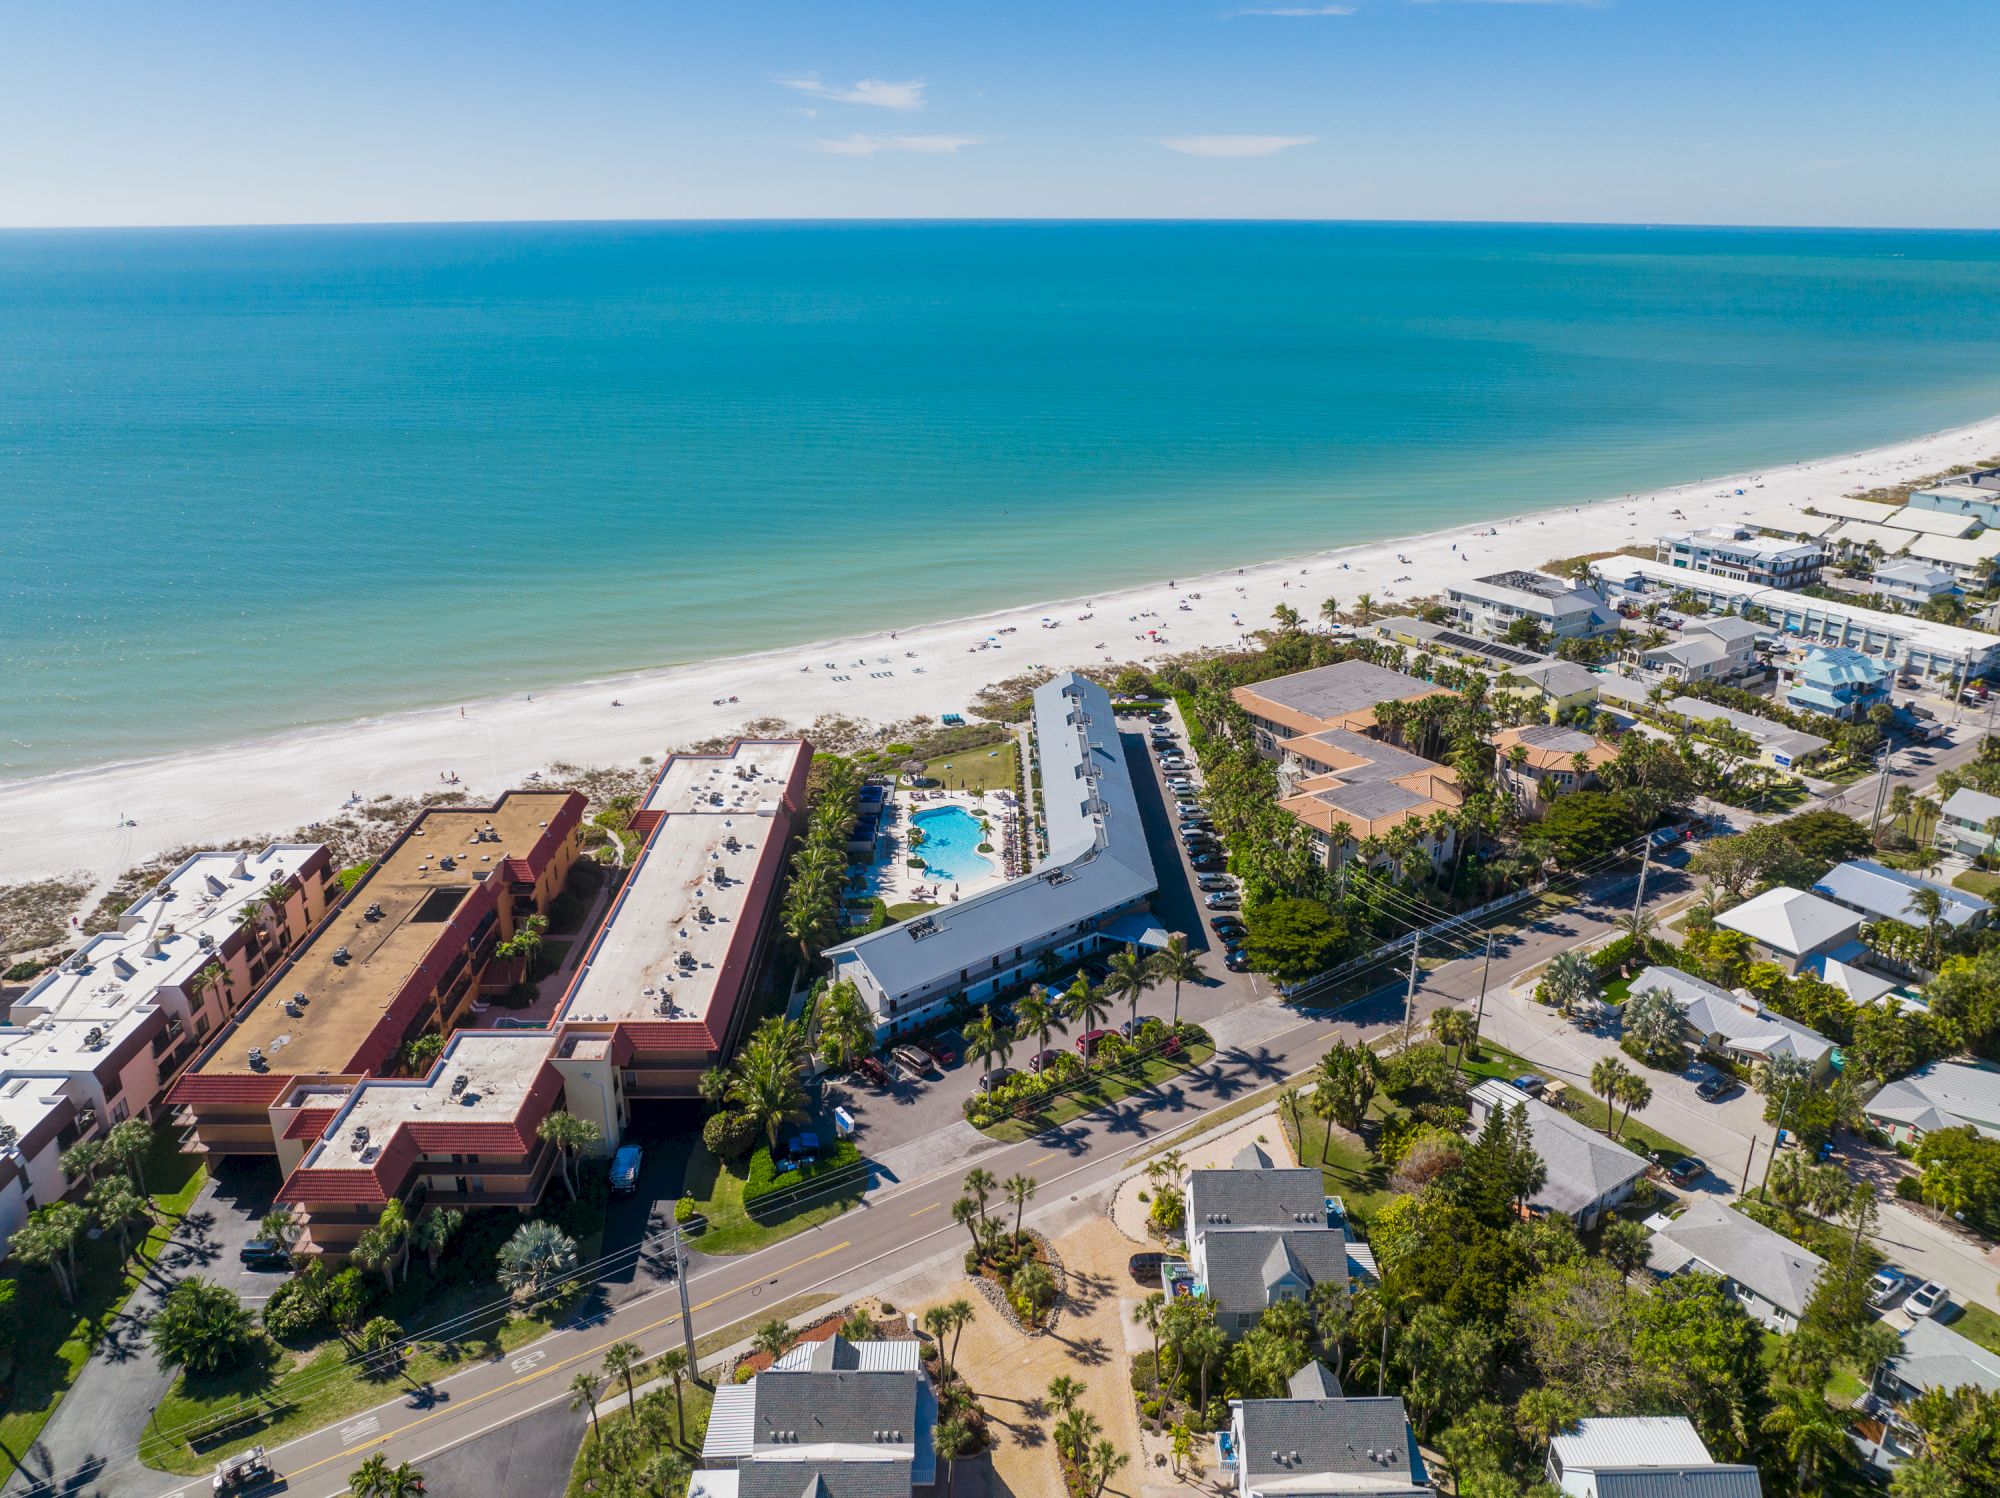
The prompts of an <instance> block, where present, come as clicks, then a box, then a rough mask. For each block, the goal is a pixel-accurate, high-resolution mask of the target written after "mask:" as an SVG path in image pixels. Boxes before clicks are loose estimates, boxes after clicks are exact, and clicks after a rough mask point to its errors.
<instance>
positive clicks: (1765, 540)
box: [1654, 525, 1826, 588]
mask: <svg viewBox="0 0 2000 1498" xmlns="http://www.w3.org/2000/svg"><path fill="white" fill-rule="evenodd" d="M1654 555H1655V556H1656V557H1658V559H1659V560H1660V561H1662V562H1665V563H1666V564H1667V565H1668V566H1670V567H1681V568H1686V569H1688V570H1691V571H1694V572H1713V573H1716V574H1718V575H1720V576H1722V577H1733V578H1735V579H1737V580H1738V581H1739V582H1751V583H1756V584H1757V585H1758V586H1759V587H1764V588H1803V587H1804V586H1805V585H1806V584H1807V583H1816V582H1818V581H1819V579H1820V573H1821V571H1822V570H1823V569H1824V568H1825V566H1826V549H1825V548H1824V547H1822V546H1820V545H1819V544H1818V543H1817V542H1814V541H1787V540H1781V539H1779V538H1777V537H1774V536H1761V535H1759V534H1758V533H1757V532H1756V531H1754V530H1752V529H1751V528H1750V527H1749V526H1747V525H1718V526H1712V527H1710V528H1709V529H1707V530H1699V531H1677V532H1674V533H1672V534H1669V535H1665V536H1662V537H1660V540H1659V545H1658V548H1657V550H1656V551H1655V553H1654Z"/></svg>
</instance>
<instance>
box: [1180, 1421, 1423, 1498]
mask: <svg viewBox="0 0 2000 1498" xmlns="http://www.w3.org/2000/svg"><path fill="white" fill-rule="evenodd" d="M1216 1444H1217V1446H1218V1448H1219V1449H1220V1453H1221V1457H1222V1460H1221V1463H1220V1465H1221V1468H1222V1476H1223V1478H1224V1479H1225V1480H1226V1481H1233V1482H1234V1483H1235V1488H1234V1492H1235V1493H1236V1495H1237V1498H1279V1495H1283V1498H1336V1495H1338V1498H1429V1495H1430V1493H1431V1480H1430V1474H1429V1472H1427V1471H1426V1470H1425V1468H1424V1459H1423V1456H1422V1455H1421V1453H1419V1451H1418V1450H1417V1438H1416V1435H1415V1434H1414V1433H1413V1432H1412V1431H1411V1429H1410V1420H1409V1416H1408V1415H1407V1414H1406V1413H1405V1412H1404V1409H1403V1401H1402V1400H1401V1399H1398V1398H1395V1397H1393V1396H1392V1397H1389V1398H1384V1399H1297V1398H1294V1399H1232V1400H1231V1401H1230V1402H1229V1429H1228V1430H1226V1431H1224V1432H1221V1433H1220V1434H1218V1435H1217V1437H1216Z"/></svg>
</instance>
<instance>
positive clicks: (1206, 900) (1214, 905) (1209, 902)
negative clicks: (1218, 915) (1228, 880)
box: [1201, 890, 1243, 910]
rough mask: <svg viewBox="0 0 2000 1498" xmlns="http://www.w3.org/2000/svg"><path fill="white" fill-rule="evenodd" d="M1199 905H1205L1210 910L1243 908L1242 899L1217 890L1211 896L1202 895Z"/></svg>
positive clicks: (1228, 892)
mask: <svg viewBox="0 0 2000 1498" xmlns="http://www.w3.org/2000/svg"><path fill="white" fill-rule="evenodd" d="M1201 903H1202V904H1204V905H1206V906H1207V907H1208V908H1209V909H1210V910H1240V909H1242V908H1243V901H1242V899H1241V898H1240V897H1239V896H1237V895H1236V894H1234V893H1232V892H1230V891H1227V890H1218V891H1217V892H1216V893H1214V894H1212V895H1204V896H1203V897H1202V901H1201Z"/></svg>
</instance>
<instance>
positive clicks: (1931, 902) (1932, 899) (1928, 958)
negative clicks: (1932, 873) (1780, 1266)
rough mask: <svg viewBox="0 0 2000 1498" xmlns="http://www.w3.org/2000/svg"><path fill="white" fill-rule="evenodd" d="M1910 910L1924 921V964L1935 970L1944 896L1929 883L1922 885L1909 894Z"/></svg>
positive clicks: (1942, 925) (1942, 923)
mask: <svg viewBox="0 0 2000 1498" xmlns="http://www.w3.org/2000/svg"><path fill="white" fill-rule="evenodd" d="M1908 908H1909V909H1910V911H1911V912H1913V913H1914V914H1916V915H1918V916H1921V917H1922V918H1923V923H1924V966H1925V967H1926V968H1930V969H1932V970H1935V969H1936V967H1937V947H1938V932H1939V931H1940V930H1942V929H1943V927H1944V896H1942V895H1940V894H1939V893H1938V892H1937V891H1936V890H1934V889H1932V888H1931V887H1930V886H1929V885H1924V886H1922V887H1920V888H1919V889H1917V890H1916V891H1914V892H1913V893H1912V894H1911V895H1910V903H1909V907H1908Z"/></svg>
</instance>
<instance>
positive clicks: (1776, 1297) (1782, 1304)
mask: <svg viewBox="0 0 2000 1498" xmlns="http://www.w3.org/2000/svg"><path fill="white" fill-rule="evenodd" d="M1646 1226H1647V1227H1649V1228H1651V1229H1652V1230H1653V1238H1652V1243H1651V1247H1650V1250H1649V1263H1650V1265H1651V1267H1652V1271H1653V1273H1654V1274H1655V1275H1657V1276H1659V1277H1660V1278H1661V1279H1668V1278H1670V1277H1672V1276H1674V1275H1677V1274H1695V1273H1699V1274H1712V1275H1715V1276H1716V1277H1717V1278H1719V1279H1720V1280H1721V1281H1722V1283H1723V1287H1724V1288H1725V1289H1727V1290H1728V1291H1729V1293H1730V1294H1731V1295H1732V1296H1734V1297H1735V1299H1736V1302H1737V1304H1739V1305H1741V1306H1742V1307H1743V1309H1744V1310H1746V1311H1748V1312H1749V1313H1750V1315H1751V1316H1752V1317H1754V1318H1755V1319H1756V1320H1758V1321H1760V1322H1762V1323H1763V1324H1764V1325H1765V1326H1768V1327H1769V1328H1771V1330H1772V1331H1775V1332H1789V1331H1792V1330H1794V1329H1795V1328H1796V1327H1797V1326H1798V1324H1799V1318H1800V1317H1802V1316H1804V1315H1805V1313H1806V1303H1807V1302H1808V1301H1810V1300H1811V1299H1812V1293H1813V1290H1814V1288H1815V1287H1816V1286H1817V1285H1818V1284H1819V1277H1820V1275H1821V1274H1823V1273H1825V1271H1826V1260H1824V1259H1822V1258H1821V1257H1820V1256H1819V1255H1818V1254H1816V1253H1814V1252H1813V1251H1812V1250H1811V1249H1809V1248H1801V1247H1800V1246H1799V1245H1798V1244H1796V1243H1794V1242H1792V1240H1791V1239H1789V1238H1787V1237H1786V1236H1785V1235H1784V1234H1782V1233H1774V1232H1772V1231H1771V1230H1770V1229H1769V1228H1767V1227H1765V1226H1764V1225H1763V1224H1762V1223H1759V1222H1753V1221H1752V1220H1751V1219H1750V1218H1748V1217H1745V1216H1744V1215H1743V1214H1742V1213H1741V1212H1739V1211H1737V1210H1736V1209H1735V1208H1734V1207H1732V1206H1729V1205H1728V1204H1727V1203H1725V1202H1720V1201H1717V1200H1716V1199H1715V1198H1714V1197H1709V1196H1704V1197H1699V1198H1697V1199H1696V1200H1694V1201H1693V1202H1690V1203H1689V1204H1688V1207H1687V1209H1686V1210H1685V1211H1683V1212H1682V1213H1681V1215H1680V1216H1678V1217H1674V1218H1667V1217H1654V1218H1652V1219H1651V1220H1649V1221H1648V1222H1647V1224H1646Z"/></svg>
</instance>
